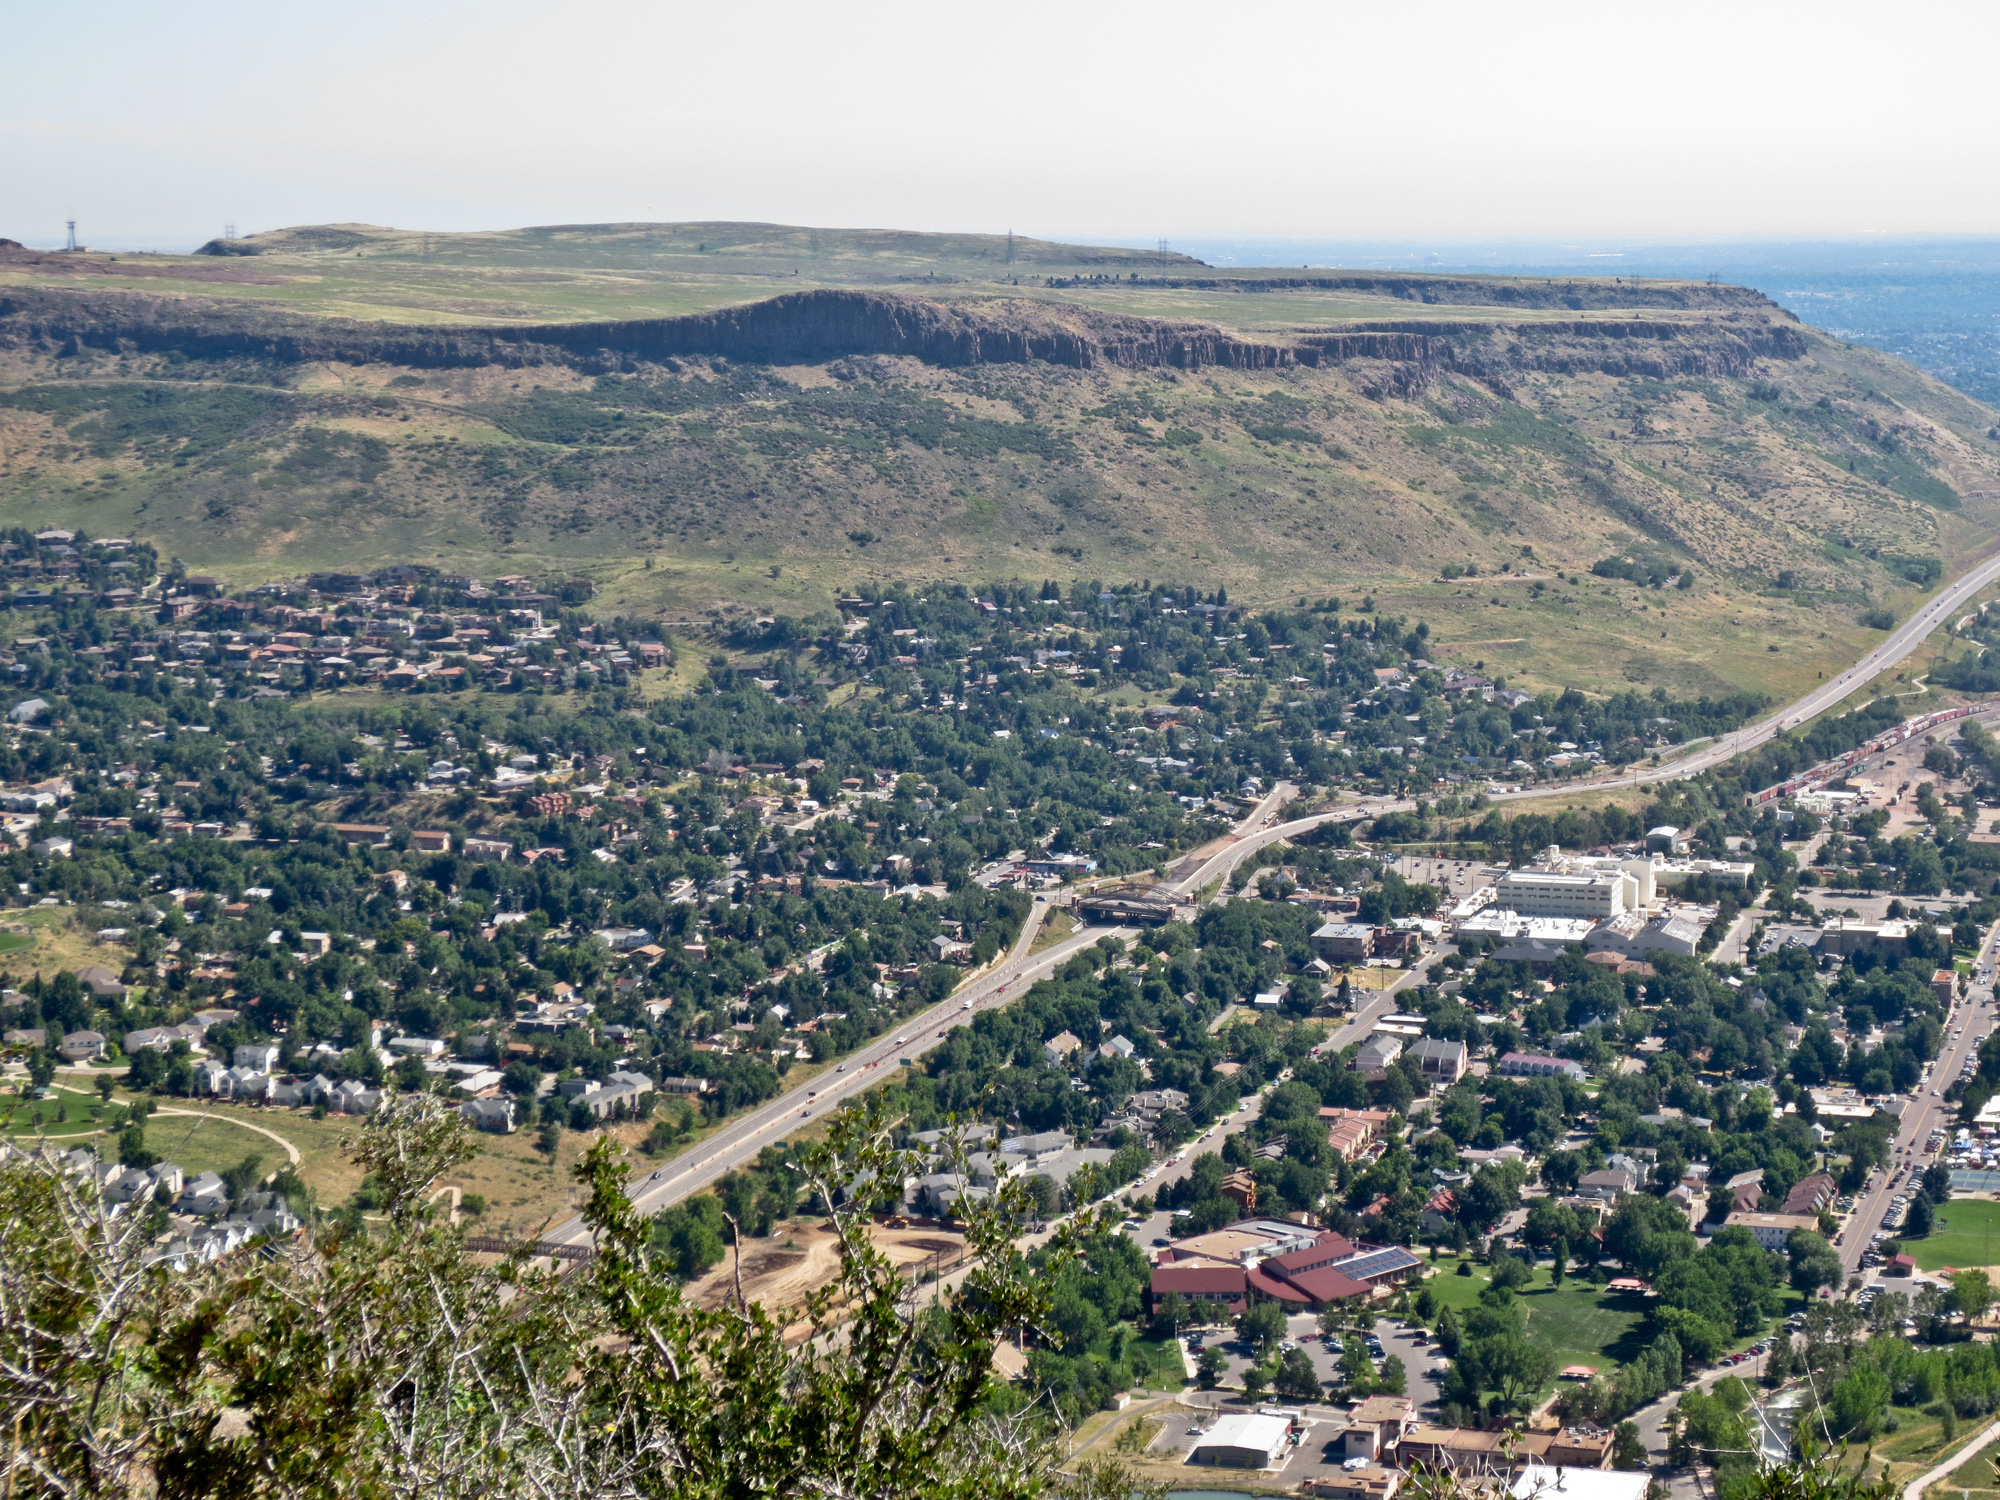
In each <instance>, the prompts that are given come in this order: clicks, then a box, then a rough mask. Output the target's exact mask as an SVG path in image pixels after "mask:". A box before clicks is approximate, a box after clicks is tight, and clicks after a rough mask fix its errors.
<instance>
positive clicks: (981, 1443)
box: [0, 1094, 1132, 1500]
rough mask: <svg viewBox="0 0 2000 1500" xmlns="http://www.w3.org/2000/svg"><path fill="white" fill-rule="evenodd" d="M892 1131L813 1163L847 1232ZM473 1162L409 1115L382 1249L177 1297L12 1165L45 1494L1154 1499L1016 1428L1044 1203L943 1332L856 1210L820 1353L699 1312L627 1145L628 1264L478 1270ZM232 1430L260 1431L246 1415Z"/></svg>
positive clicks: (33, 1174)
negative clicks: (453, 1179) (856, 1194)
mask: <svg viewBox="0 0 2000 1500" xmlns="http://www.w3.org/2000/svg"><path fill="white" fill-rule="evenodd" d="M887 1131H888V1121H887V1119H886V1117H885V1116H884V1115H882V1114H881V1113H879V1112H878V1113H873V1114H860V1113H855V1114H852V1115H844V1116H840V1117H836V1119H835V1121H834V1123H833V1126H832V1129H831V1131H830V1133H829V1135H828V1137H827V1138H826V1139H825V1140H823V1141H821V1142H818V1143H815V1144H813V1145H811V1146H809V1147H804V1148H801V1149H800V1150H799V1151H798V1152H796V1153H795V1155H794V1159H795V1160H797V1162H798V1164H799V1166H800V1169H801V1173H802V1175H803V1177H804V1179H805V1181H806V1182H807V1183H808V1184H809V1186H808V1188H807V1191H808V1192H810V1194H811V1195H812V1197H813V1198H814V1201H816V1202H817V1203H819V1204H820V1205H822V1206H823V1207H824V1208H826V1209H827V1210H828V1211H832V1205H833V1204H834V1203H835V1202H836V1201H837V1199H838V1196H839V1194H840V1191H841V1190H842V1189H843V1188H844V1187H846V1186H847V1185H848V1184H851V1183H853V1182H854V1181H856V1180H857V1179H880V1180H889V1181H893V1180H900V1179H901V1178H902V1177H903V1176H905V1175H906V1174H907V1173H908V1172H910V1171H912V1170H914V1169H915V1167H916V1159H915V1158H914V1157H912V1156H910V1155H909V1154H907V1153H901V1152H896V1151H893V1150H891V1149H889V1147H888V1145H887V1143H886V1136H887ZM471 1149H472V1143H471V1140H470V1137H469V1135H468V1132H467V1128H466V1125H465V1122H464V1121H462V1120H460V1119H459V1118H458V1116H457V1114H456V1112H455V1111H454V1110H452V1109H451V1108H450V1107H449V1105H447V1104H446V1103H445V1102H444V1101H442V1100H438V1099H436V1098H434V1097H432V1096H428V1095H408V1094H396V1095H391V1096H389V1097H388V1098H387V1099H385V1101H384V1103H383V1104H382V1106H381V1107H380V1108H379V1109H378V1110H377V1112H376V1114H375V1115H374V1116H373V1117H371V1119H370V1121H369V1122H368V1123H367V1125H366V1126H365V1127H364V1128H363V1131H362V1133H361V1137H360V1139H359V1140H358V1142H357V1143H356V1146H355V1151H354V1158H355V1159H354V1167H355V1169H356V1170H357V1172H358V1174H359V1175H361V1176H362V1177H363V1178H364V1179H366V1180H368V1181H370V1182H372V1183H373V1184H374V1190H375V1193H376V1195H377V1199H378V1202H379V1204H380V1207H381V1218H380V1220H379V1222H377V1223H376V1224H374V1225H372V1226H371V1232H367V1233H328V1234H324V1235H316V1236H315V1237H314V1239H313V1242H312V1244H311V1245H310V1247H306V1246H301V1247H300V1251H299V1253H297V1254H291V1253H287V1254H283V1255H275V1256H269V1257H266V1256H237V1257H228V1258H225V1259H224V1260H223V1261H221V1262H218V1263H215V1264H213V1265H206V1266H195V1267H192V1268H190V1269H189V1270H188V1271H187V1272H186V1273H184V1274H182V1275H174V1276H166V1277H162V1276H159V1275H157V1274H145V1273H143V1272H142V1271H141V1269H140V1268H141V1264H142V1262H143V1260H144V1259H145V1258H146V1257H148V1256H150V1255H151V1254H152V1252H153V1238H154V1236H153V1232H152V1230H151V1228H150V1227H149V1226H148V1225H146V1224H144V1223H143V1222H140V1220H141V1217H142V1216H138V1215H124V1216H121V1217H120V1218H117V1219H104V1218H102V1217H97V1218H93V1217H92V1216H93V1214H94V1213H96V1212H97V1209H96V1206H95V1195H94V1193H91V1192H90V1191H88V1189H87V1188H86V1187H85V1185H84V1183H82V1182H79V1181H77V1180H76V1179H75V1178H74V1177H72V1176H71V1174H68V1173H66V1172H63V1171H62V1170H60V1169H59V1168H57V1167H55V1166H54V1165H53V1164H48V1163H39V1162H33V1161H25V1160H16V1161H10V1162H8V1163H6V1164H4V1165H0V1284H4V1285H5V1286H6V1287H7V1289H8V1295H7V1297H6V1298H5V1299H0V1350H4V1351H5V1358H6V1361H7V1364H8V1367H9V1368H13V1369H19V1368H21V1366H20V1364H19V1363H18V1357H19V1354H20V1352H21V1351H22V1350H24V1349H26V1348H30V1347H32V1348H33V1349H34V1350H35V1351H36V1360H35V1365H34V1369H35V1376H36V1379H37V1381H38V1386H37V1390H38V1393H39V1394H38V1398H37V1399H36V1400H34V1401H32V1402H22V1403H17V1408H18V1409H17V1410H16V1412H15V1413H14V1417H13V1420H12V1422H11V1424H10V1428H9V1436H10V1441H11V1442H13V1443H14V1444H15V1451H16V1452H30V1453H32V1454H33V1455H34V1463H35V1465H36V1473H35V1477H34V1482H33V1484H32V1486H31V1487H32V1488H33V1490H34V1491H35V1493H36V1494H38V1495H40V1494H54V1495H73V1496H78V1497H103V1500H108V1497H112V1496H120V1495H130V1494H132V1493H136V1492H137V1491H139V1490H141V1489H145V1490H148V1491H151V1492H155V1493H158V1494H159V1495H161V1496H162V1497H163V1500H194V1497H197V1496H200V1497H204V1500H258V1497H267V1496H271V1495H288V1496H295V1497H299V1500H364V1497H368V1496H380V1495H384V1494H420V1493H421V1494H455V1493H463V1494H476V1495H480V1496H484V1497H492V1500H530V1497H533V1496H536V1495H546V1494H551V1493H563V1494H568V1495H574V1496H579V1497H583V1496H591V1495H600V1496H601V1495H604V1494H607V1493H611V1492H614V1491H615V1492H618V1493H635V1492H636V1493H645V1494H653V1495H661V1496H665V1495H730V1494H774V1495H775V1494H805V1493H816V1494H817V1493H839V1494H866V1495H869V1496H875V1497H882V1500H936V1497H940V1496H953V1495H966V1494H971V1493H975V1492H976V1493H978V1494H980V1495H981V1496H983V1497H992V1500H1038V1497H1042V1496H1048V1495H1051V1494H1054V1495H1060V1496H1065V1497H1068V1500H1122V1497H1124V1496H1126V1495H1128V1494H1129V1493H1130V1492H1131V1489H1132V1483H1131V1480H1130V1478H1129V1476H1127V1475H1125V1474H1124V1473H1123V1472H1122V1471H1119V1470H1117V1469H1115V1468H1099V1467H1093V1468H1090V1469H1089V1470H1087V1471H1085V1472H1080V1473H1078V1474H1077V1476H1076V1477H1074V1478H1065V1477H1063V1476H1062V1475H1061V1474H1060V1473H1058V1470H1057V1465H1058V1462H1059V1460H1060V1456H1061V1452H1062V1449H1061V1447H1060V1446H1059V1445H1056V1444H1053V1443H1052V1442H1050V1440H1049V1439H1050V1437H1051V1435H1052V1429H1051V1428H1049V1427H1048V1426H1046V1425H1042V1426H1034V1425H1030V1426H1027V1427H1022V1426H1020V1425H1018V1424H1014V1423H1008V1424H1002V1425H1001V1426H996V1424H994V1423H993V1422H992V1421H991V1419H990V1418H991V1412H990V1406H989V1402H990V1399H991V1395H992V1380H991V1364H992V1359H993V1354H994V1351H995V1349H996V1347H997V1346H998V1344H999V1342H1000V1340H1001V1339H1002V1338H1004V1337H1011V1336H1013V1335H1014V1334H1015V1332H1016V1331H1017V1330H1020V1329H1023V1328H1028V1329H1040V1328H1042V1327H1044V1326H1045V1318H1046V1314H1047V1312H1048V1307H1049V1303H1048V1299H1047V1298H1046V1296H1045V1295H1044V1292H1045V1288H1044V1286H1043V1281H1044V1280H1045V1278H1039V1277H1036V1276H1034V1275H1031V1274H1028V1273H1027V1270H1026V1268H1025V1267H1024V1265H1023V1263H1022V1260H1021V1258H1020V1257H1019V1255H1018V1254H1017V1253H1016V1251H1015V1249H1014V1236H1015V1233H1016V1229H1017V1225H1018V1222H1019V1217H1020V1214H1021V1212H1022V1210H1023V1205H1022V1204H1021V1203H1020V1202H1019V1201H1018V1198H1019V1194H1018V1190H1016V1189H1014V1188H1013V1187H1011V1186H1010V1187H1009V1188H1007V1189H1006V1190H1004V1191H1003V1192H1002V1193H1001V1194H999V1195H998V1196H999V1199H1000V1201H998V1202H995V1203H993V1204H991V1205H985V1204H970V1205H966V1206H964V1208H963V1210H962V1212H963V1213H964V1214H965V1216H966V1233H967V1242H968V1245H969V1247H970V1249H971V1255H970V1258H969V1260H968V1262H967V1263H966V1266H965V1274H964V1277H963V1278H962V1280H961V1281H959V1282H957V1283H956V1284H953V1285H949V1286H943V1285H941V1286H940V1287H938V1288H937V1289H936V1292H935V1298H936V1300H935V1302H934V1303H933V1304H932V1305H930V1306H927V1307H926V1308H925V1309H924V1310H923V1312H922V1313H921V1314H920V1315H918V1316H917V1317H916V1318H915V1319H914V1320H913V1319H912V1318H911V1316H910V1315H909V1298H908V1295H907V1292H908V1286H907V1282H906V1281H905V1279H904V1277H903V1276H902V1274H901V1272H900V1271H899V1269H898V1268H897V1267H896V1266H895V1265H894V1264H892V1263H891V1262H890V1261H889V1260H888V1258H887V1257H886V1256H885V1255H883V1254H882V1252H880V1251H879V1250H878V1249H876V1248H875V1246H874V1245H873V1243H872V1241H871V1240H870V1238H869V1236H868V1235H867V1233H866V1221H865V1218H863V1217H861V1216H859V1215H856V1214H853V1213H847V1212H840V1213H837V1214H836V1217H835V1225H836V1231H837V1233H838V1235H839V1245H840V1269H839V1273H838V1278H837V1281H836V1284H835V1285H834V1286H833V1287H831V1288H829V1290H828V1293H827V1294H826V1295H825V1296H823V1297H819V1298H816V1299H814V1300H813V1302H811V1303H809V1304H808V1305H807V1307H806V1308H805V1309H803V1313H804V1316H805V1320H806V1324H807V1326H806V1330H805V1332H806V1335H807V1336H806V1337H805V1338H804V1339H802V1340H796V1339H788V1338H787V1337H786V1329H787V1326H788V1325H789V1324H790V1323H792V1322H793V1320H794V1319H795V1318H797V1317H798V1316H799V1315H800V1312H801V1311H802V1310H801V1309H794V1308H787V1309H783V1310H781V1311H778V1312H767V1311H766V1310H765V1309H764V1308H763V1307H761V1306H759V1305H757V1304H754V1303H753V1304H750V1305H748V1306H742V1305H731V1306H728V1307H725V1308H721V1309H708V1308H703V1307H698V1306H696V1305H695V1304H694V1303H692V1302H691V1301H690V1300H688V1299H687V1298H685V1297H684V1296H683V1295H682V1293H681V1290H680V1287H679V1285H678V1281H677V1277H676V1275H675V1274H674V1273H673V1271H672V1268H671V1267H670V1265H669V1264H668V1263H667V1261H666V1255H667V1253H668V1248H669V1247H663V1246H662V1245H661V1244H660V1243H659V1230H658V1225H657V1222H656V1221H648V1220H645V1219H642V1218H640V1217H639V1216H638V1215H637V1214H636V1213H635V1212H634V1211H633V1208H632V1205H631V1203H630V1201H629V1199H628V1198H627V1196H626V1191H625V1189H626V1183H627V1178H628V1171H627V1168H626V1166H625V1164H624V1162H623V1161H622V1159H621V1154H620V1152H619V1151H618V1150H617V1148H616V1146H615V1145H614V1144H613V1143H612V1142H610V1141H608V1140H600V1141H599V1142H598V1143H597V1144H596V1145H594V1146H593V1148H592V1149H591V1151H590V1152H589V1153H587V1155H586V1157H585V1160H584V1161H583V1163H582V1164H581V1168H580V1171H579V1174H578V1180H579V1183H580V1185H581V1186H582V1188H583V1189H584V1192H585V1194H586V1199H585V1203H584V1208H583V1217H584V1222H585V1224H586V1225H587V1226H588V1227H589V1229H590V1231H591V1233H592V1235H593V1237H594V1241H595V1244H596V1247H597V1255H596V1257H595V1258H594V1259H593V1260H591V1261H590V1262H589V1263H588V1264H587V1265H586V1266H584V1267H583V1268H581V1269H579V1270H578V1271H576V1273H575V1274H573V1275H568V1276H563V1275H557V1274H552V1273H546V1272H542V1271H538V1270H536V1269H535V1268H534V1267H533V1265H532V1264H530V1263H528V1261H527V1260H526V1257H525V1256H522V1257H517V1258H515V1259H512V1260H509V1261H506V1262H503V1263H501V1264H498V1265H488V1264H483V1263H481V1262H480V1261H479V1260H477V1259H476V1258H474V1257H472V1256H468V1255H467V1254H466V1253H465V1251H464V1246H463V1239H462V1232H461V1231H460V1230H459V1229H457V1228H456V1227H455V1226H453V1225H452V1224H451V1223H450V1222H449V1220H448V1217H447V1216H446V1214H445V1212H444V1210H443V1208H442V1206H441V1205H440V1204H439V1203H438V1201H437V1194H436V1191H435V1189H436V1185H437V1183H438V1181H439V1180H440V1179H441V1178H443V1177H445V1176H447V1175H450V1174H452V1173H453V1172H455V1171H457V1170H458V1169H459V1168H461V1167H462V1166H463V1164H464V1162H465V1161H466V1159H467V1157H468V1155H469V1154H470V1151H471ZM1010 1200H1013V1201H1010ZM78 1226H85V1227H86V1232H83V1233H77V1232H75V1231H76V1229H77V1227H78ZM1099 1227H1100V1226H1097V1225H1095V1224H1093V1225H1087V1226H1074V1227H1073V1226H1070V1225H1064V1226H1061V1227H1060V1228H1059V1229H1058V1230H1057V1231H1056V1237H1055V1239H1054V1241H1053V1242H1052V1244H1051V1246H1050V1252H1051V1257H1052V1259H1054V1260H1055V1261H1057V1262H1061V1261H1064V1260H1067V1259H1071V1258H1074V1257H1076V1256H1078V1255H1079V1254H1082V1253H1083V1245H1084V1242H1085V1239H1086V1238H1087V1236H1088V1233H1089V1232H1091V1231H1092V1230H1094V1229H1097V1228H1099ZM927 1300H928V1294H927ZM217 1308H226V1309H227V1310H228V1315H227V1317H226V1318H222V1317H218V1316H217V1315H216V1313H215V1311H214V1310H215V1309H217ZM225 1410H234V1411H235V1412H238V1413H240V1414H241V1418H242V1420H241V1421H240V1423H230V1424H226V1425H225V1424H222V1423H220V1421H219V1419H220V1418H221V1416H222V1414H223V1412H224V1411H225Z"/></svg>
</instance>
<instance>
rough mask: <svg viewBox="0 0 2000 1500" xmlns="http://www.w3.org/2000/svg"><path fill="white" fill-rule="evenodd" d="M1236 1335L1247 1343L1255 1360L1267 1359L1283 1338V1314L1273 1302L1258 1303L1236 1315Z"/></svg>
mask: <svg viewBox="0 0 2000 1500" xmlns="http://www.w3.org/2000/svg"><path fill="white" fill-rule="evenodd" d="M1236 1335H1237V1337H1238V1338H1241V1339H1243V1340H1245V1341H1246V1342H1248V1343H1249V1344H1250V1346H1251V1347H1252V1349H1254V1350H1255V1351H1256V1352H1255V1358H1257V1359H1260V1360H1261V1359H1265V1358H1268V1357H1269V1355H1270V1353H1271V1351H1272V1350H1274V1349H1276V1348H1277V1347H1278V1345H1279V1344H1280V1343H1281V1342H1282V1341H1283V1340H1284V1337H1285V1312H1284V1309H1283V1308H1281V1307H1279V1306H1278V1304H1277V1303H1275V1302H1259V1303H1256V1304H1254V1305H1253V1306H1250V1307H1246V1308H1244V1309H1243V1311H1242V1312H1240V1313H1238V1314H1237V1315H1236Z"/></svg>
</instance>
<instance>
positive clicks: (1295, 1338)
mask: <svg viewBox="0 0 2000 1500" xmlns="http://www.w3.org/2000/svg"><path fill="white" fill-rule="evenodd" d="M1286 1334H1287V1340H1288V1342H1290V1343H1292V1344H1295V1345H1297V1346H1298V1347H1299V1348H1302V1349H1304V1350H1305V1351H1306V1353H1307V1355H1308V1356H1309V1357H1310V1358H1311V1359H1312V1365H1313V1373H1314V1374H1316V1375H1318V1376H1319V1378H1320V1383H1321V1384H1322V1385H1324V1384H1325V1383H1326V1382H1327V1381H1329V1380H1332V1381H1338V1380H1339V1379H1340V1378H1341V1377H1340V1353H1341V1351H1340V1348H1339V1346H1337V1345H1336V1346H1333V1347H1329V1346H1328V1345H1327V1343H1326V1341H1325V1339H1324V1338H1323V1337H1322V1336H1321V1334H1320V1332H1319V1319H1318V1317H1317V1316H1316V1315H1315V1314H1312V1313H1298V1314H1295V1315H1294V1316H1293V1317H1292V1318H1291V1320H1290V1322H1289V1324H1288V1326H1287V1328H1286ZM1374 1337H1375V1339H1376V1341H1377V1343H1378V1344H1379V1345H1380V1347H1381V1350H1382V1353H1381V1354H1380V1356H1376V1357H1375V1365H1376V1367H1377V1368H1378V1369H1379V1368H1380V1367H1381V1362H1382V1360H1383V1359H1386V1358H1388V1357H1389V1356H1390V1355H1395V1356H1396V1357H1397V1358H1399V1359H1401V1360H1402V1361H1403V1369H1404V1372H1405V1377H1406V1380H1407V1384H1406V1385H1405V1387H1404V1392H1405V1394H1406V1395H1408V1396H1409V1397H1410V1399H1411V1400H1412V1401H1414V1402H1416V1404H1417V1407H1418V1409H1419V1410H1422V1409H1424V1408H1426V1407H1429V1406H1432V1405H1434V1404H1435V1403H1436V1401H1437V1377H1436V1376H1434V1375H1432V1374H1431V1368H1432V1367H1433V1366H1434V1365H1439V1364H1441V1363H1442V1362H1443V1359H1444V1356H1443V1355H1442V1354H1440V1353H1439V1352H1438V1349H1437V1346H1436V1345H1435V1344H1433V1343H1431V1342H1430V1336H1429V1334H1427V1333H1426V1332H1425V1331H1424V1330H1423V1329H1421V1328H1418V1329H1406V1328H1404V1327H1403V1326H1402V1324H1401V1322H1400V1321H1398V1320H1395V1319H1391V1318H1377V1319H1376V1320H1375V1325H1374ZM1207 1345H1214V1346H1215V1347H1217V1348H1219V1349H1221V1350H1222V1352H1223V1356H1224V1358H1225V1359H1226V1360H1227V1361H1228V1365H1227V1368H1226V1369H1225V1371H1224V1373H1223V1376H1222V1383H1223V1385H1224V1386H1240V1385H1241V1384H1242V1381H1243V1372H1244V1371H1245V1370H1246V1369H1248V1368H1249V1367H1250V1364H1251V1358H1250V1353H1251V1351H1250V1349H1249V1348H1248V1347H1247V1346H1245V1345H1243V1344H1241V1343H1239V1342H1238V1340H1237V1338H1236V1333H1235V1330H1234V1329H1231V1328H1228V1327H1223V1328H1217V1329H1197V1330H1195V1331H1194V1332H1193V1333H1191V1334H1190V1335H1189V1336H1188V1346H1189V1352H1190V1353H1191V1354H1194V1355H1196V1356H1199V1355H1200V1353H1201V1350H1202V1348H1203V1347H1205V1346H1207ZM1369 1352H1370V1354H1371V1356H1373V1355H1374V1350H1372V1349H1371V1350H1370V1351H1369Z"/></svg>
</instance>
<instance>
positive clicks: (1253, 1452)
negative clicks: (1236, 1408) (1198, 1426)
mask: <svg viewBox="0 0 2000 1500" xmlns="http://www.w3.org/2000/svg"><path fill="white" fill-rule="evenodd" d="M1291 1437H1292V1424H1291V1423H1290V1422H1288V1421H1286V1420H1285V1419H1284V1418H1283V1417H1267V1416H1264V1415H1262V1414H1257V1415H1252V1414H1250V1413H1248V1412H1239V1413H1232V1414H1231V1415H1229V1416H1226V1417H1223V1418H1221V1419H1219V1420H1218V1421H1217V1422H1216V1424H1215V1425H1214V1426H1213V1427H1211V1428H1209V1430H1208V1431H1207V1432H1206V1433H1205V1434H1204V1435H1203V1436H1202V1437H1201V1439H1200V1440H1199V1441H1198V1442H1196V1443H1195V1445H1194V1451H1193V1452H1192V1453H1190V1454H1189V1455H1188V1462H1189V1463H1191V1464H1215V1465H1217V1466H1218V1467H1221V1468H1225V1469H1274V1468H1276V1467H1277V1466H1278V1464H1279V1463H1280V1462H1281V1461H1282V1460H1283V1458H1284V1456H1285V1449H1286V1448H1288V1447H1289V1446H1290V1445H1291Z"/></svg>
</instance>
